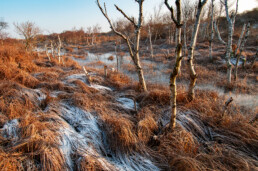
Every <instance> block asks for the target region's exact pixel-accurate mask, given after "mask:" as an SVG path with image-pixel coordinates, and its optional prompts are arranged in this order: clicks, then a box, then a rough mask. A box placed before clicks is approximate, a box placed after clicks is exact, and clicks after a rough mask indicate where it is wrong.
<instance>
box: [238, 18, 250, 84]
mask: <svg viewBox="0 0 258 171" xmlns="http://www.w3.org/2000/svg"><path fill="white" fill-rule="evenodd" d="M244 26H245V25H244ZM244 28H245V27H244ZM244 28H243V30H245V29H244ZM249 29H250V23H248V25H247V27H246V32H245V37H244V40H243V42H242V43H241V41H239V42H240V43H239V46H240V49H239V53H238V54H237V52H235V54H236V55H237V56H236V57H237V60H236V67H235V81H236V80H237V69H238V63H239V59H240V57H241V54H242V52H243V50H244V47H245V43H246V41H247V38H248V36H249ZM243 35H244V33H243V31H242V34H241V36H240V38H241V37H243ZM241 39H242V38H241ZM245 61H246V60H245V59H244V62H243V66H244V65H245Z"/></svg>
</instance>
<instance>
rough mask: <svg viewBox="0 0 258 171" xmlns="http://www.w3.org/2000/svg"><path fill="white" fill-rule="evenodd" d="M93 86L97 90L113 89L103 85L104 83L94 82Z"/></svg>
mask: <svg viewBox="0 0 258 171" xmlns="http://www.w3.org/2000/svg"><path fill="white" fill-rule="evenodd" d="M91 87H92V88H95V89H97V90H100V91H112V89H111V88H109V87H106V86H102V85H98V84H92V85H91Z"/></svg>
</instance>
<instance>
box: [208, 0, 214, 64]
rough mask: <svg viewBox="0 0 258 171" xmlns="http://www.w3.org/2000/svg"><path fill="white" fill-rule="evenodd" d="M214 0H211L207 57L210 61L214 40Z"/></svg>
mask: <svg viewBox="0 0 258 171" xmlns="http://www.w3.org/2000/svg"><path fill="white" fill-rule="evenodd" d="M213 14H214V0H211V37H210V47H209V57H210V60H212V43H213V38H214V27H213V25H214V18H213Z"/></svg>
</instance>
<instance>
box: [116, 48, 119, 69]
mask: <svg viewBox="0 0 258 171" xmlns="http://www.w3.org/2000/svg"><path fill="white" fill-rule="evenodd" d="M115 55H116V72H118V62H119V61H118V56H117V43H115Z"/></svg>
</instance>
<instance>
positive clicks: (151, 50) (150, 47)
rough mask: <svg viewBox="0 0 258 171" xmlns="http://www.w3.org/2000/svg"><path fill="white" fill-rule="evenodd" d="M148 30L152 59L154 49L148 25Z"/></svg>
mask: <svg viewBox="0 0 258 171" xmlns="http://www.w3.org/2000/svg"><path fill="white" fill-rule="evenodd" d="M148 30H149V40H150V54H151V58H153V47H152V41H151V36H152V35H151V28H150V25H148Z"/></svg>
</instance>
